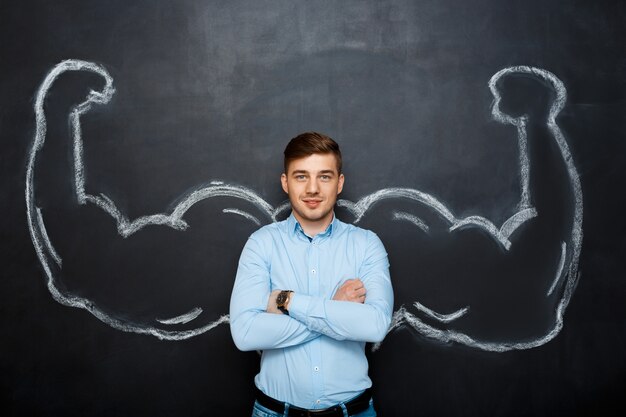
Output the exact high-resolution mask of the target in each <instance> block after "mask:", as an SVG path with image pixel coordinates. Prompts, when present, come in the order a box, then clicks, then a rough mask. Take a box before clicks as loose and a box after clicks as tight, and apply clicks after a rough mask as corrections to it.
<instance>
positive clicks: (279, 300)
mask: <svg viewBox="0 0 626 417" xmlns="http://www.w3.org/2000/svg"><path fill="white" fill-rule="evenodd" d="M285 301H287V292H285V291H282V292H280V293H278V296H277V297H276V305H277V306H278V307H284V305H285Z"/></svg>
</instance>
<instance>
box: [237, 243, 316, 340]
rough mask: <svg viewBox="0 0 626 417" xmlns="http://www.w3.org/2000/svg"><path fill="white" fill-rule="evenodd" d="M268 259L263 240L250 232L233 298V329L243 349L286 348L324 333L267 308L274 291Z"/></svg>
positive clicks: (238, 271) (242, 254)
mask: <svg viewBox="0 0 626 417" xmlns="http://www.w3.org/2000/svg"><path fill="white" fill-rule="evenodd" d="M267 259H269V258H268V257H267V256H266V255H265V254H264V246H263V244H262V242H261V241H259V240H258V239H257V238H255V237H254V235H253V236H251V237H250V238H249V239H248V241H247V243H246V245H245V247H244V248H243V251H242V253H241V257H240V259H239V266H238V269H237V276H236V278H235V285H234V287H233V292H232V295H231V298H230V331H231V334H232V336H233V341H234V342H235V345H236V346H237V348H238V349H240V350H244V351H247V350H264V349H278V348H285V347H289V346H295V345H299V344H301V343H305V342H308V341H309V340H313V339H315V338H316V337H319V336H321V334H320V333H318V332H314V331H311V330H310V329H308V328H307V327H306V326H305V325H304V324H303V323H301V322H299V321H297V320H295V319H294V318H292V317H290V316H287V315H285V314H271V313H267V312H266V309H267V301H268V299H269V295H270V293H271V283H270V266H269V264H268V262H267Z"/></svg>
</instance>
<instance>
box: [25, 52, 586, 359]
mask: <svg viewBox="0 0 626 417" xmlns="http://www.w3.org/2000/svg"><path fill="white" fill-rule="evenodd" d="M67 71H86V72H93V73H95V74H97V75H100V76H101V77H102V78H103V79H104V81H105V85H104V87H103V88H102V91H99V92H97V91H91V92H90V93H89V94H88V95H87V98H86V100H85V101H83V102H82V103H80V104H78V105H76V106H75V107H73V108H72V110H71V112H70V115H69V121H70V124H71V127H72V140H73V156H74V165H73V166H74V185H75V190H76V198H77V202H78V204H81V205H85V204H93V205H95V206H97V207H99V208H100V209H101V210H103V211H104V212H105V213H107V214H109V215H110V216H111V217H112V218H113V219H114V220H115V222H116V226H117V231H118V233H119V234H120V235H121V236H123V237H128V236H130V235H132V234H133V233H137V232H138V231H140V230H141V229H142V228H144V227H146V226H148V225H155V226H166V227H170V228H173V229H176V230H181V231H184V230H186V229H187V228H189V224H188V223H187V222H186V221H185V220H184V219H183V217H184V215H185V213H186V212H187V211H188V210H189V209H190V208H191V207H192V206H193V205H194V204H196V203H198V202H200V201H202V200H205V199H208V198H212V197H218V196H226V197H233V198H235V199H241V200H242V201H246V202H248V203H251V204H253V205H254V206H255V207H256V208H258V209H259V210H260V211H261V212H263V213H265V214H267V216H268V218H269V219H271V221H272V222H275V221H277V220H276V219H277V217H278V216H280V215H281V214H283V213H284V212H285V211H286V210H288V209H289V207H290V206H289V202H284V203H282V204H281V205H279V206H278V207H277V208H273V207H272V205H270V204H269V203H267V202H266V201H265V200H264V199H263V198H262V197H261V196H259V195H258V194H257V193H255V192H254V191H253V190H250V189H248V188H246V187H242V186H238V185H230V184H228V183H225V182H224V181H212V182H211V183H210V184H209V186H207V187H204V188H201V189H198V190H195V191H193V192H190V193H188V194H186V195H183V196H182V198H181V199H180V200H179V203H178V204H177V205H176V206H175V207H174V209H173V210H171V212H169V213H157V214H150V215H145V216H141V217H138V218H136V219H133V220H131V219H129V218H128V217H126V215H124V213H122V211H121V210H120V209H119V208H118V207H117V205H116V204H115V203H114V201H113V200H112V199H111V198H109V197H108V196H106V195H104V194H99V195H91V194H89V193H87V192H86V191H85V183H86V180H87V178H86V174H85V169H84V160H83V140H82V132H81V116H82V115H84V114H85V113H87V112H88V111H90V110H91V109H92V107H93V105H104V104H106V103H108V102H109V100H110V99H111V97H112V95H113V94H114V92H115V89H114V88H113V80H112V78H111V76H110V75H109V73H108V72H107V71H106V69H105V68H104V67H103V66H101V65H98V64H94V63H91V62H87V61H81V60H66V61H63V62H61V63H59V64H58V65H56V66H55V67H54V68H53V69H52V70H51V71H50V72H49V73H48V75H47V76H46V78H45V79H44V81H43V83H42V84H41V86H40V88H39V90H38V92H37V96H36V101H35V105H34V111H35V118H36V132H35V137H34V140H33V144H32V147H31V149H30V154H29V159H28V165H27V172H26V188H25V196H26V209H27V216H28V224H29V230H30V234H31V238H32V241H33V245H34V248H35V251H36V252H37V256H38V258H39V261H40V262H41V265H42V267H43V269H44V271H45V274H46V277H47V285H48V289H49V291H50V293H51V294H52V296H53V298H54V299H55V300H56V301H58V302H59V303H61V304H64V305H67V306H71V307H77V308H83V309H85V310H87V311H89V312H90V313H91V314H93V315H94V316H95V317H97V318H98V319H100V320H101V321H103V322H105V323H107V324H108V325H110V326H112V327H114V328H116V329H119V330H123V331H127V332H135V333H142V334H150V335H153V336H156V337H158V338H160V339H165V340H182V339H187V338H190V337H194V336H197V335H199V334H202V333H205V332H207V331H209V330H211V329H213V328H215V327H216V326H218V325H220V324H222V323H227V322H228V320H229V318H228V315H222V316H221V317H220V318H219V319H217V320H215V321H214V322H212V323H209V324H207V325H205V326H202V327H198V328H195V329H192V330H184V331H175V330H168V329H162V328H159V327H154V326H146V325H138V324H135V323H132V322H127V321H121V320H120V319H117V318H115V317H112V316H110V315H107V314H106V313H105V312H104V311H103V310H101V309H100V308H99V307H98V306H97V305H96V304H95V303H94V302H92V301H90V300H88V299H85V298H81V297H77V296H74V295H71V294H67V293H65V292H63V291H62V290H60V288H61V287H59V286H58V285H57V278H56V274H55V272H54V270H53V263H54V264H56V265H57V268H60V267H61V266H62V259H61V257H60V256H59V254H58V253H57V252H56V251H55V250H54V246H53V245H52V242H51V241H50V238H49V236H48V234H47V232H46V229H45V227H44V222H43V217H42V212H41V210H40V208H39V207H36V206H35V201H36V200H35V191H34V175H35V169H36V165H37V156H38V152H39V151H40V150H41V149H42V147H43V146H44V143H45V138H46V128H47V126H46V117H45V113H44V102H45V99H46V96H47V94H48V92H49V90H50V88H51V86H52V85H53V83H54V81H55V80H56V79H57V78H58V77H59V76H60V75H61V74H63V73H64V72H67ZM509 74H530V75H533V76H535V77H537V78H539V79H543V80H544V81H546V82H547V83H548V84H549V85H550V86H551V87H552V89H553V90H554V92H555V93H556V99H555V101H554V102H553V103H552V106H551V107H550V111H549V115H548V119H547V128H548V130H549V131H550V133H551V135H552V137H553V138H554V140H555V141H556V144H557V146H558V148H559V151H560V153H561V156H562V158H563V162H564V163H565V165H566V168H567V172H568V175H569V182H570V186H571V187H572V189H573V193H574V196H575V208H574V219H573V220H574V221H573V225H572V230H571V238H570V241H571V243H570V246H569V253H568V252H567V249H568V246H567V245H566V243H565V242H563V243H562V246H561V248H562V250H561V257H560V260H559V264H558V271H557V273H556V276H555V279H554V281H553V283H552V285H551V287H550V289H549V290H548V292H547V295H548V296H550V295H552V294H553V292H554V290H555V288H556V287H557V286H558V285H559V284H560V283H561V282H562V281H563V280H565V285H564V289H563V294H562V296H561V299H560V301H559V303H558V305H557V307H556V311H555V315H556V320H555V324H554V326H553V328H552V329H550V331H548V332H547V333H546V334H545V335H543V336H541V337H538V338H536V339H535V340H531V341H524V342H520V343H516V342H498V343H496V342H485V341H480V340H476V339H475V338H472V337H470V336H469V335H467V334H463V333H461V332H457V331H453V330H443V329H438V328H436V327H433V326H431V325H429V324H426V323H424V322H423V321H422V320H421V319H420V318H418V317H417V316H416V315H414V314H413V313H411V312H409V311H407V309H406V308H405V307H404V306H401V307H400V308H399V309H398V310H397V311H396V312H395V313H394V315H393V320H392V322H391V325H390V328H389V332H392V331H394V330H396V329H399V328H401V327H404V326H408V327H411V328H413V329H415V330H416V331H417V332H419V333H420V334H421V335H423V336H425V337H427V338H430V339H435V340H438V341H440V342H444V343H447V342H456V343H461V344H464V345H467V346H471V347H475V348H478V349H482V350H486V351H494V352H504V351H507V350H512V349H529V348H533V347H536V346H540V345H543V344H545V343H547V342H548V341H550V340H552V339H553V338H554V337H555V336H556V335H557V334H558V333H559V331H560V330H561V328H562V327H563V314H564V313H565V310H566V308H567V305H568V304H569V301H570V298H571V296H572V294H573V292H574V290H575V288H576V285H577V282H578V279H579V274H578V259H579V255H580V250H581V244H582V191H581V186H580V180H579V177H578V173H577V172H576V169H575V167H574V164H573V161H572V156H571V154H570V151H569V147H568V145H567V143H566V141H565V138H564V136H563V134H562V132H561V130H560V128H559V127H558V125H557V123H556V116H557V115H558V114H559V112H560V111H561V110H562V108H563V106H564V105H565V101H566V89H565V86H564V85H563V83H562V82H561V81H560V80H559V79H558V78H557V77H556V76H555V75H554V74H552V73H550V72H548V71H546V70H543V69H539V68H533V67H527V66H517V67H509V68H504V69H502V70H500V71H498V72H497V73H496V74H494V75H493V77H492V78H491V80H490V81H489V89H490V90H491V93H492V95H493V97H494V102H493V106H492V116H493V118H494V119H495V120H497V121H498V122H500V123H503V124H510V125H513V126H515V127H516V132H517V141H518V151H519V165H520V166H519V169H520V194H521V196H520V201H519V203H518V205H517V211H516V212H515V213H514V214H513V215H512V216H511V217H509V218H508V219H507V220H506V221H504V222H503V224H502V225H501V226H500V227H497V226H496V225H495V224H494V223H493V222H492V221H490V220H489V219H487V218H484V217H481V216H468V217H465V218H458V217H456V216H455V215H454V214H453V213H452V211H451V210H450V209H449V208H448V207H447V206H446V205H445V204H444V203H443V202H441V201H439V200H438V199H437V198H436V197H434V196H433V195H430V194H427V193H424V192H422V191H419V190H415V189H411V188H395V187H391V188H385V189H381V190H378V191H376V192H374V193H372V194H369V195H367V196H365V197H362V198H361V199H359V200H358V201H357V202H356V203H355V202H351V201H348V200H343V199H341V200H338V201H337V205H338V206H339V207H344V208H346V209H347V210H348V211H349V212H351V213H352V214H353V216H354V219H355V220H354V223H356V224H358V223H359V221H360V220H361V219H362V218H363V216H364V215H365V214H366V213H367V212H368V210H369V209H370V208H371V207H372V206H373V205H374V204H376V203H378V202H380V201H382V200H386V199H392V200H400V199H403V200H406V199H408V200H412V201H415V202H418V203H420V204H421V205H423V206H425V207H427V208H429V209H430V210H432V211H433V212H434V213H435V214H436V215H438V217H439V218H441V219H443V220H444V221H445V222H447V224H448V230H449V231H450V232H452V231H455V230H457V229H461V228H467V227H475V228H479V229H482V230H484V231H485V232H486V233H487V234H488V235H489V236H491V237H492V238H493V239H494V240H495V241H496V242H498V243H499V244H500V245H501V246H502V248H504V250H510V248H511V246H512V245H513V243H512V242H511V237H512V235H513V233H514V232H515V231H516V230H517V229H518V228H519V227H520V226H521V225H522V224H524V223H525V222H527V221H528V220H530V219H532V218H534V217H537V216H538V215H540V213H538V212H537V210H536V209H535V208H534V207H533V205H532V200H531V195H532V190H531V187H530V182H529V172H530V164H529V159H528V152H527V132H526V123H527V117H526V116H521V117H517V118H514V117H511V116H509V115H507V114H505V113H503V112H501V111H500V108H499V105H500V102H501V95H500V91H499V89H498V81H499V80H500V79H501V78H502V77H504V76H506V75H509ZM223 212H224V213H230V214H236V215H238V216H241V217H243V218H244V219H246V220H248V221H250V222H252V223H254V224H256V225H261V221H260V220H259V219H258V218H257V217H255V216H253V215H252V214H250V213H248V212H246V211H243V210H240V209H236V208H225V209H223ZM392 219H393V220H394V221H407V222H409V223H411V224H413V225H415V226H416V227H417V228H418V229H419V230H420V231H421V232H426V233H428V231H429V226H428V225H427V224H426V223H425V222H424V221H423V220H422V219H420V218H418V217H416V216H414V215H412V214H410V213H406V212H400V211H394V212H393V218H392ZM413 306H414V307H415V308H416V309H417V310H418V311H420V312H421V313H423V314H425V315H426V316H428V317H429V318H431V319H434V320H436V321H438V322H440V323H443V324H446V323H450V322H453V321H455V320H457V319H459V318H461V317H463V316H465V315H467V314H471V312H470V307H471V306H466V307H464V308H462V309H459V310H457V311H454V312H452V313H449V314H442V313H439V312H436V311H434V310H431V309H429V308H427V307H425V306H424V305H422V304H421V303H419V302H418V301H415V302H414V303H413ZM201 314H202V309H201V308H199V307H196V308H194V309H192V310H191V311H190V312H189V313H186V314H183V315H180V316H177V317H173V318H170V319H155V321H157V322H158V323H161V324H164V325H175V324H184V323H189V322H191V321H193V320H195V319H196V318H197V317H198V316H200V315H201ZM379 347H380V343H377V344H375V345H374V347H373V350H376V349H378V348H379Z"/></svg>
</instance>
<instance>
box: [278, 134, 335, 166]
mask: <svg viewBox="0 0 626 417" xmlns="http://www.w3.org/2000/svg"><path fill="white" fill-rule="evenodd" d="M313 154H333V155H335V159H336V160H337V173H338V174H341V164H342V160H341V150H339V145H338V144H337V142H335V141H334V140H332V139H331V138H330V137H328V136H326V135H323V134H321V133H317V132H306V133H301V134H299V135H298V136H296V137H295V138H293V139H291V140H290V141H289V143H288V144H287V147H286V148H285V171H284V172H285V174H288V170H289V163H290V162H291V161H293V160H295V159H300V158H304V157H307V156H311V155H313Z"/></svg>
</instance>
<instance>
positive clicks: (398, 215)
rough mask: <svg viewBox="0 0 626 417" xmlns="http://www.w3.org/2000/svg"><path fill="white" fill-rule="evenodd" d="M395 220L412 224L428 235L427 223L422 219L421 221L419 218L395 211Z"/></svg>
mask: <svg viewBox="0 0 626 417" xmlns="http://www.w3.org/2000/svg"><path fill="white" fill-rule="evenodd" d="M393 220H406V221H408V222H409V223H412V224H414V225H415V226H417V227H419V228H420V229H422V230H423V231H424V232H426V233H428V225H427V224H426V223H424V221H422V219H420V218H419V217H417V216H414V215H412V214H409V213H405V212H403V211H394V212H393Z"/></svg>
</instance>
